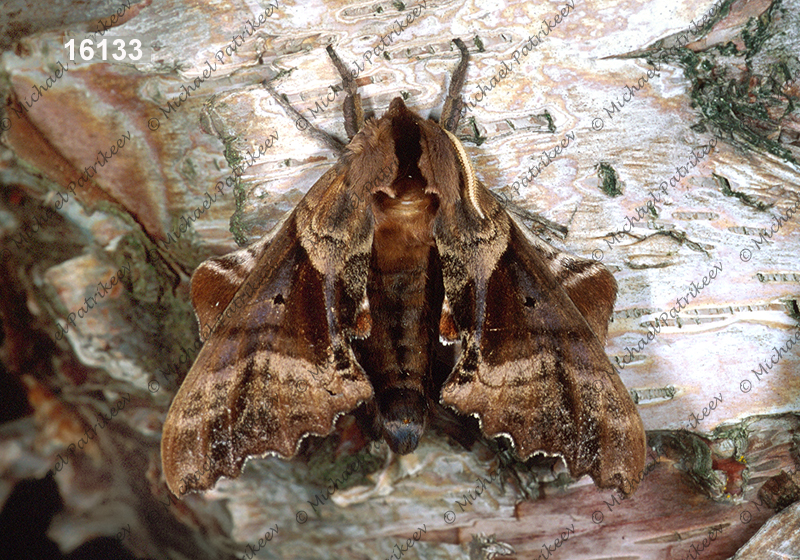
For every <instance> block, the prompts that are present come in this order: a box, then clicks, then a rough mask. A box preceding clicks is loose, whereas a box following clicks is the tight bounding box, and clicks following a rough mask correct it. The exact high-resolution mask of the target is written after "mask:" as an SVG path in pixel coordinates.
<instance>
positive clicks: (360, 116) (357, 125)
mask: <svg viewBox="0 0 800 560" xmlns="http://www.w3.org/2000/svg"><path fill="white" fill-rule="evenodd" d="M325 50H327V51H328V55H329V56H330V57H331V60H332V61H333V65H334V66H335V67H336V71H337V72H339V75H340V76H341V77H342V87H344V90H345V91H346V92H347V97H345V98H344V104H343V105H342V112H343V113H344V129H345V131H346V132H347V137H348V138H349V139H350V140H352V139H353V136H355V135H356V133H357V132H358V131H359V130H361V128H362V127H363V126H364V109H363V108H362V107H361V95H359V93H358V84H356V81H355V79H353V76H352V75H351V74H350V72H349V71H348V70H347V68H345V66H344V63H342V59H341V58H339V55H338V54H336V51H334V50H333V47H332V46H330V45H328V46H327V48H326V49H325Z"/></svg>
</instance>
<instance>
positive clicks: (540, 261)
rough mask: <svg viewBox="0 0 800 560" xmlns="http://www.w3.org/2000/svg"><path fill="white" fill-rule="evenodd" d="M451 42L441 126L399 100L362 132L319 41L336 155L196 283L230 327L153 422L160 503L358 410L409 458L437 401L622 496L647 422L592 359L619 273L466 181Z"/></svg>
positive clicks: (524, 454)
mask: <svg viewBox="0 0 800 560" xmlns="http://www.w3.org/2000/svg"><path fill="white" fill-rule="evenodd" d="M455 43H456V45H457V46H458V48H459V50H460V51H461V55H462V58H461V62H460V64H459V65H458V68H457V70H456V71H455V73H454V75H453V79H452V81H451V85H450V89H449V93H448V96H447V99H446V101H445V104H444V108H443V111H442V116H441V119H440V122H441V123H445V124H446V126H442V125H441V124H439V123H437V122H435V121H433V120H431V119H423V118H421V117H419V116H418V115H416V114H415V113H413V112H412V111H410V110H409V109H408V108H406V106H405V104H404V103H403V100H402V99H401V98H399V97H398V98H396V99H394V100H393V101H392V102H391V104H390V106H389V110H388V111H387V112H386V113H385V114H384V115H383V116H382V117H381V118H380V119H378V120H374V119H371V120H369V121H367V122H364V114H363V111H362V108H361V98H360V96H359V95H358V93H357V89H356V84H355V82H354V81H353V79H352V78H351V77H350V75H349V73H348V71H347V70H346V69H345V67H344V65H343V64H342V62H341V61H340V60H339V58H338V57H337V56H336V54H335V53H334V52H333V49H331V48H330V47H329V48H328V52H329V54H330V55H331V58H332V59H333V61H334V64H335V65H336V67H337V70H338V71H339V73H340V74H341V75H342V78H343V84H344V86H345V89H346V90H347V92H348V95H347V97H346V99H345V104H344V112H345V125H346V130H347V133H348V136H349V137H350V138H351V141H350V143H349V144H348V145H347V147H346V149H345V150H344V153H343V155H342V157H341V158H340V159H339V161H338V162H337V163H336V165H335V166H334V167H333V168H332V169H330V170H329V171H328V172H327V173H325V174H324V175H323V176H322V177H321V178H320V179H319V180H318V181H317V182H316V184H314V186H313V187H311V189H310V190H309V191H308V193H307V194H306V196H305V197H304V198H303V199H302V200H301V201H300V203H299V204H298V205H297V208H295V210H294V211H293V212H292V213H291V215H290V216H289V217H288V219H287V220H286V221H285V222H284V223H283V225H282V227H281V228H280V230H279V231H278V232H277V234H275V235H274V236H272V237H270V238H264V239H262V240H261V241H259V242H257V243H255V244H254V245H252V246H250V247H248V248H246V249H242V250H240V251H236V252H234V253H231V254H229V255H226V256H223V257H220V258H212V259H209V260H207V261H205V262H204V263H203V264H201V265H200V266H199V267H198V269H197V270H196V271H195V273H194V276H193V277H192V302H193V305H194V307H195V310H196V312H197V316H198V319H199V321H200V324H201V325H202V324H214V323H215V322H216V321H217V319H218V318H220V317H222V312H223V311H225V316H224V317H223V318H221V319H219V323H218V324H217V326H216V328H215V330H214V331H213V332H212V334H211V335H210V336H209V337H208V339H207V340H206V341H205V344H204V346H203V348H202V349H201V351H200V353H199V354H198V356H197V359H196V361H195V363H194V365H193V366H192V368H191V370H190V371H189V374H188V376H187V377H186V380H185V381H184V382H183V385H182V386H181V388H180V390H179V391H178V394H177V395H176V397H175V400H174V402H173V403H172V406H171V408H170V410H169V413H168V415H167V419H166V422H165V424H164V432H163V439H162V442H161V456H162V462H163V467H164V473H165V475H166V480H167V484H168V485H169V487H170V489H171V490H172V491H173V492H178V491H179V489H180V493H181V494H183V493H185V492H186V491H188V490H205V489H208V488H210V487H211V486H213V484H214V483H215V482H216V481H217V479H218V478H219V477H221V476H227V477H236V476H238V475H239V474H240V473H241V470H242V467H243V464H244V462H245V460H246V459H247V458H248V457H251V456H264V455H266V454H270V453H275V454H278V455H280V456H281V457H284V458H290V457H293V456H294V455H296V453H297V452H298V449H299V445H300V442H301V440H302V439H303V438H304V437H305V436H307V435H309V434H317V435H322V436H324V435H328V434H330V433H331V432H332V431H333V428H334V423H335V421H336V419H337V417H338V416H340V415H342V414H345V413H348V412H351V411H353V410H354V409H356V408H357V407H359V405H361V407H362V408H361V409H360V410H362V411H364V410H365V411H367V413H369V414H372V419H373V426H374V428H375V430H376V431H377V435H378V437H383V438H384V439H385V440H386V442H387V443H388V445H389V447H390V448H391V449H392V450H393V451H395V452H397V453H401V454H404V453H410V452H412V451H414V449H415V448H416V447H417V443H418V441H419V438H420V436H421V434H422V432H423V429H424V427H425V424H426V418H427V416H428V413H429V411H430V409H431V408H432V407H433V406H435V403H437V402H438V403H441V404H443V405H445V406H447V407H450V408H452V409H454V410H455V411H457V412H459V413H462V414H464V415H475V416H477V417H478V419H479V421H480V426H481V430H482V431H483V433H484V434H485V435H486V436H487V437H495V436H505V437H507V438H509V439H510V440H512V442H513V443H514V445H515V449H516V452H517V454H518V455H519V457H520V458H521V459H523V460H524V459H527V458H529V457H530V456H532V455H533V454H535V453H544V454H550V455H560V456H561V457H563V459H564V461H565V463H566V465H567V467H568V468H569V471H570V474H571V475H572V476H573V477H574V478H578V477H580V476H582V475H584V474H589V475H591V477H592V478H593V479H594V481H595V483H596V484H597V485H598V486H600V487H616V488H618V489H620V490H622V491H624V492H631V491H633V489H634V488H635V486H636V480H637V476H638V478H639V479H640V478H641V475H640V473H641V472H642V469H643V468H644V460H645V447H646V446H645V435H644V429H643V427H642V421H641V419H640V418H639V415H638V413H637V411H636V408H635V406H634V404H633V402H632V401H631V398H630V396H629V394H628V392H627V391H626V389H625V387H624V385H623V384H622V382H621V381H620V379H619V377H618V376H617V375H616V373H615V371H614V369H613V368H612V366H611V363H610V362H609V360H608V358H607V356H606V354H605V352H604V350H603V347H604V345H605V339H606V334H607V328H608V321H609V318H610V316H611V312H612V309H613V305H614V300H615V298H616V282H615V280H614V277H613V276H612V275H611V273H610V272H609V271H608V270H607V269H606V268H605V267H604V266H603V265H601V264H600V263H597V262H594V261H589V260H585V259H580V258H577V257H574V256H571V255H570V256H569V257H566V256H565V254H564V253H562V252H560V251H558V250H556V249H554V248H553V247H551V246H550V245H549V244H547V243H545V242H544V241H541V240H539V239H537V238H535V237H534V236H527V235H525V234H524V233H523V229H522V227H521V226H520V225H518V224H517V223H516V222H515V220H514V219H513V218H512V217H511V216H510V215H509V214H508V213H507V212H506V211H505V209H504V208H503V207H502V206H501V205H500V204H499V203H498V202H497V200H496V199H495V197H494V196H493V195H492V194H491V193H490V192H489V190H488V189H487V188H486V187H485V186H484V185H482V184H481V182H480V181H479V180H478V179H477V177H476V176H475V171H474V170H473V168H472V165H471V164H470V161H469V158H468V157H467V154H466V152H465V150H464V147H463V146H462V145H461V142H460V141H459V140H458V139H457V138H456V136H455V135H454V131H455V129H456V126H457V124H458V120H459V117H460V114H459V109H460V107H462V106H463V102H462V101H461V98H460V91H461V87H462V85H463V82H464V77H465V75H466V69H467V63H468V53H467V50H466V47H465V46H464V44H463V42H461V41H460V40H458V39H456V40H455ZM523 227H524V226H523ZM234 305H235V309H233V306H234ZM229 306H230V307H229ZM453 343H457V347H458V348H460V353H459V354H458V355H457V359H456V360H455V363H454V365H453V366H452V369H451V370H450V371H449V376H447V377H446V379H439V380H438V382H437V381H436V380H435V379H434V376H433V375H432V373H431V370H432V362H433V360H434V355H435V353H436V351H437V348H441V346H440V345H441V344H453ZM299 384H302V385H303V386H304V387H306V390H305V391H303V392H298V391H296V390H293V389H295V388H296V387H297V386H298V385H299Z"/></svg>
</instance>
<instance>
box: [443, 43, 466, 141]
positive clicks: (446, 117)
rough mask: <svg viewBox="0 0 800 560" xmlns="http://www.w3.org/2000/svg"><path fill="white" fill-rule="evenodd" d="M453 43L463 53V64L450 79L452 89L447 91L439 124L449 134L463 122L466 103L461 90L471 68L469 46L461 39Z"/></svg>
mask: <svg viewBox="0 0 800 560" xmlns="http://www.w3.org/2000/svg"><path fill="white" fill-rule="evenodd" d="M453 43H455V45H456V46H457V47H458V50H460V51H461V62H459V63H458V66H457V67H456V69H455V71H454V72H453V76H452V78H450V89H449V90H448V91H447V99H445V100H444V107H443V108H442V116H441V118H440V119H439V123H440V124H441V123H444V125H443V126H442V128H444V129H445V130H447V131H449V132H455V131H456V128H458V121H459V120H461V107H462V106H463V105H464V102H463V101H462V100H461V88H463V87H464V80H466V78H467V66H469V51H468V50H467V46H466V45H465V44H464V41H462V40H461V39H459V38H457V37H456V38H455V39H453Z"/></svg>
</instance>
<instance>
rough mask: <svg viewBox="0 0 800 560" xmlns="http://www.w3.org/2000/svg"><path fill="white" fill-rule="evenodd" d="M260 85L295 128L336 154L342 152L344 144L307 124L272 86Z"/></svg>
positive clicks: (268, 84)
mask: <svg viewBox="0 0 800 560" xmlns="http://www.w3.org/2000/svg"><path fill="white" fill-rule="evenodd" d="M261 85H263V86H264V89H266V90H267V91H268V92H269V94H270V95H271V96H272V98H273V99H274V100H275V101H276V102H277V103H278V105H280V106H281V107H282V108H283V110H284V111H286V112H287V113H288V114H289V116H291V117H292V118H293V119H294V122H295V126H297V128H299V129H300V130H304V131H308V133H309V134H310V135H311V136H313V137H314V138H316V139H317V140H321V141H322V142H324V143H326V144H327V145H328V146H330V147H331V148H333V149H334V150H335V151H336V152H337V153H342V151H344V144H343V143H342V142H341V141H340V140H338V139H336V138H334V137H333V136H331V135H330V134H328V133H327V132H324V131H322V130H320V129H318V128H317V127H316V126H314V125H313V124H311V123H310V122H308V120H306V118H305V117H304V116H303V115H301V114H300V112H299V111H298V110H297V109H295V108H294V107H292V104H291V103H289V102H288V101H287V100H286V98H285V97H284V96H283V95H281V94H279V93H278V92H277V91H275V88H273V87H272V84H270V83H269V82H268V81H267V80H264V81H263V82H261Z"/></svg>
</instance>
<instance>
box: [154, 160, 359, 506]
mask: <svg viewBox="0 0 800 560" xmlns="http://www.w3.org/2000/svg"><path fill="white" fill-rule="evenodd" d="M345 194H346V188H345V185H344V183H343V180H342V177H341V175H340V174H339V173H338V172H337V168H335V169H333V170H331V172H329V173H327V174H326V175H325V176H323V177H322V178H321V179H320V181H318V183H317V184H316V185H315V186H314V187H312V190H311V191H309V194H308V195H307V196H306V198H305V199H304V200H303V201H302V202H301V204H300V205H299V206H298V208H297V209H296V210H295V212H294V213H293V215H292V216H291V217H290V218H289V220H287V222H286V223H285V224H284V226H283V228H282V229H281V231H280V232H278V233H277V234H276V235H275V238H274V239H272V240H271V241H270V242H268V243H266V242H265V243H263V244H259V245H257V246H254V248H253V249H254V250H253V251H250V252H248V250H244V251H239V252H238V255H237V254H234V255H229V256H227V257H223V258H222V259H215V260H214V261H212V262H208V263H206V264H205V265H203V267H201V268H200V269H199V270H198V274H199V276H198V277H197V281H198V282H200V283H201V284H202V289H198V290H194V289H193V296H194V300H195V305H196V306H197V309H198V316H199V318H200V319H201V321H203V320H205V321H206V322H211V323H214V324H216V327H215V329H214V331H213V333H212V335H211V336H210V337H208V339H207V341H206V343H205V345H204V346H203V348H202V349H201V351H200V353H199V355H198V357H197V360H196V361H195V364H194V365H193V366H192V369H191V370H190V372H189V374H188V376H187V378H186V380H185V381H184V383H183V385H182V386H181V388H180V390H179V391H178V394H177V395H176V397H175V400H174V401H173V403H172V406H171V408H170V411H169V413H168V415H167V419H166V422H165V425H164V431H163V437H162V446H161V450H162V462H163V466H164V471H165V475H166V479H167V483H168V485H169V487H170V489H172V490H173V492H180V493H181V494H182V493H185V492H186V491H188V490H203V489H207V488H210V487H211V486H212V485H213V484H214V482H215V481H216V480H217V479H218V478H219V477H220V476H228V477H236V476H238V475H239V474H240V472H241V469H242V466H243V464H244V461H245V459H246V458H247V457H249V456H262V455H265V454H267V453H276V454H279V455H281V456H283V457H292V456H294V455H295V453H296V452H297V448H298V445H299V442H300V440H301V439H302V438H303V437H304V436H305V435H307V434H319V435H327V434H329V433H330V432H331V430H332V429H333V424H334V421H335V419H336V417H337V416H338V415H340V414H342V413H345V412H348V411H350V410H352V409H354V408H355V407H356V406H357V405H358V404H359V403H360V402H362V401H365V400H368V399H370V398H371V397H372V387H371V385H370V383H369V381H368V380H367V378H366V376H365V374H364V372H363V370H362V369H361V367H360V366H359V365H358V363H357V362H356V361H355V358H354V356H353V353H352V350H351V349H350V346H349V344H348V343H347V340H348V332H347V331H348V329H351V328H352V325H354V324H355V321H356V318H355V314H356V309H357V304H358V303H359V301H358V297H357V296H358V294H359V293H365V292H364V289H365V288H364V286H365V285H366V278H365V277H364V278H360V276H359V274H364V271H363V263H362V261H365V260H366V259H367V258H368V253H367V254H366V255H363V254H361V255H359V248H364V247H366V248H368V247H369V236H370V235H371V232H370V230H369V220H368V219H366V218H365V217H364V212H365V208H364V207H363V206H362V207H361V208H358V207H353V206H352V205H351V206H348V207H347V208H344V207H343V209H341V210H340V212H341V213H343V214H342V217H343V219H346V220H352V221H353V222H354V223H355V224H358V225H357V226H356V225H354V226H353V228H352V230H351V232H354V233H351V234H348V233H342V231H338V232H337V233H338V239H336V240H333V241H332V240H330V239H328V240H317V241H318V242H317V243H316V244H315V245H314V247H313V250H312V254H309V251H308V250H307V248H306V246H304V243H305V244H308V243H309V236H311V237H316V236H319V235H320V233H321V232H322V231H324V230H322V229H320V226H317V227H318V229H317V230H316V231H315V233H313V234H310V233H309V231H308V230H309V225H308V224H310V223H312V222H313V221H314V220H315V219H317V218H316V215H315V213H316V212H318V211H319V209H321V208H326V209H328V210H330V209H331V208H332V207H337V205H338V206H341V205H342V199H343V198H345ZM348 212H349V214H348ZM312 240H313V239H312ZM326 243H327V245H326ZM342 244H344V245H347V246H348V247H349V248H350V249H351V251H350V259H349V260H348V262H344V263H342V259H341V258H340V255H339V254H333V252H335V251H337V247H339V248H340V246H341V245H342ZM247 255H250V256H252V257H253V258H255V259H256V262H255V264H254V265H252V266H250V265H249V264H244V261H247ZM337 257H338V258H337ZM334 263H338V264H334ZM248 268H249V274H247V276H246V277H245V279H244V280H243V281H242V282H241V283H240V284H239V286H238V288H237V289H236V291H234V289H233V286H235V285H236V284H237V283H238V282H239V281H240V280H241V277H242V276H243V275H244V272H246V271H247V269H248ZM194 282H195V280H194V279H193V284H194ZM193 288H194V286H193ZM232 294H233V295H232ZM354 295H355V297H354ZM226 302H227V303H226ZM218 310H219V311H218ZM223 311H224V312H223ZM220 315H222V316H221V319H219V320H218V322H217V317H220Z"/></svg>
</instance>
